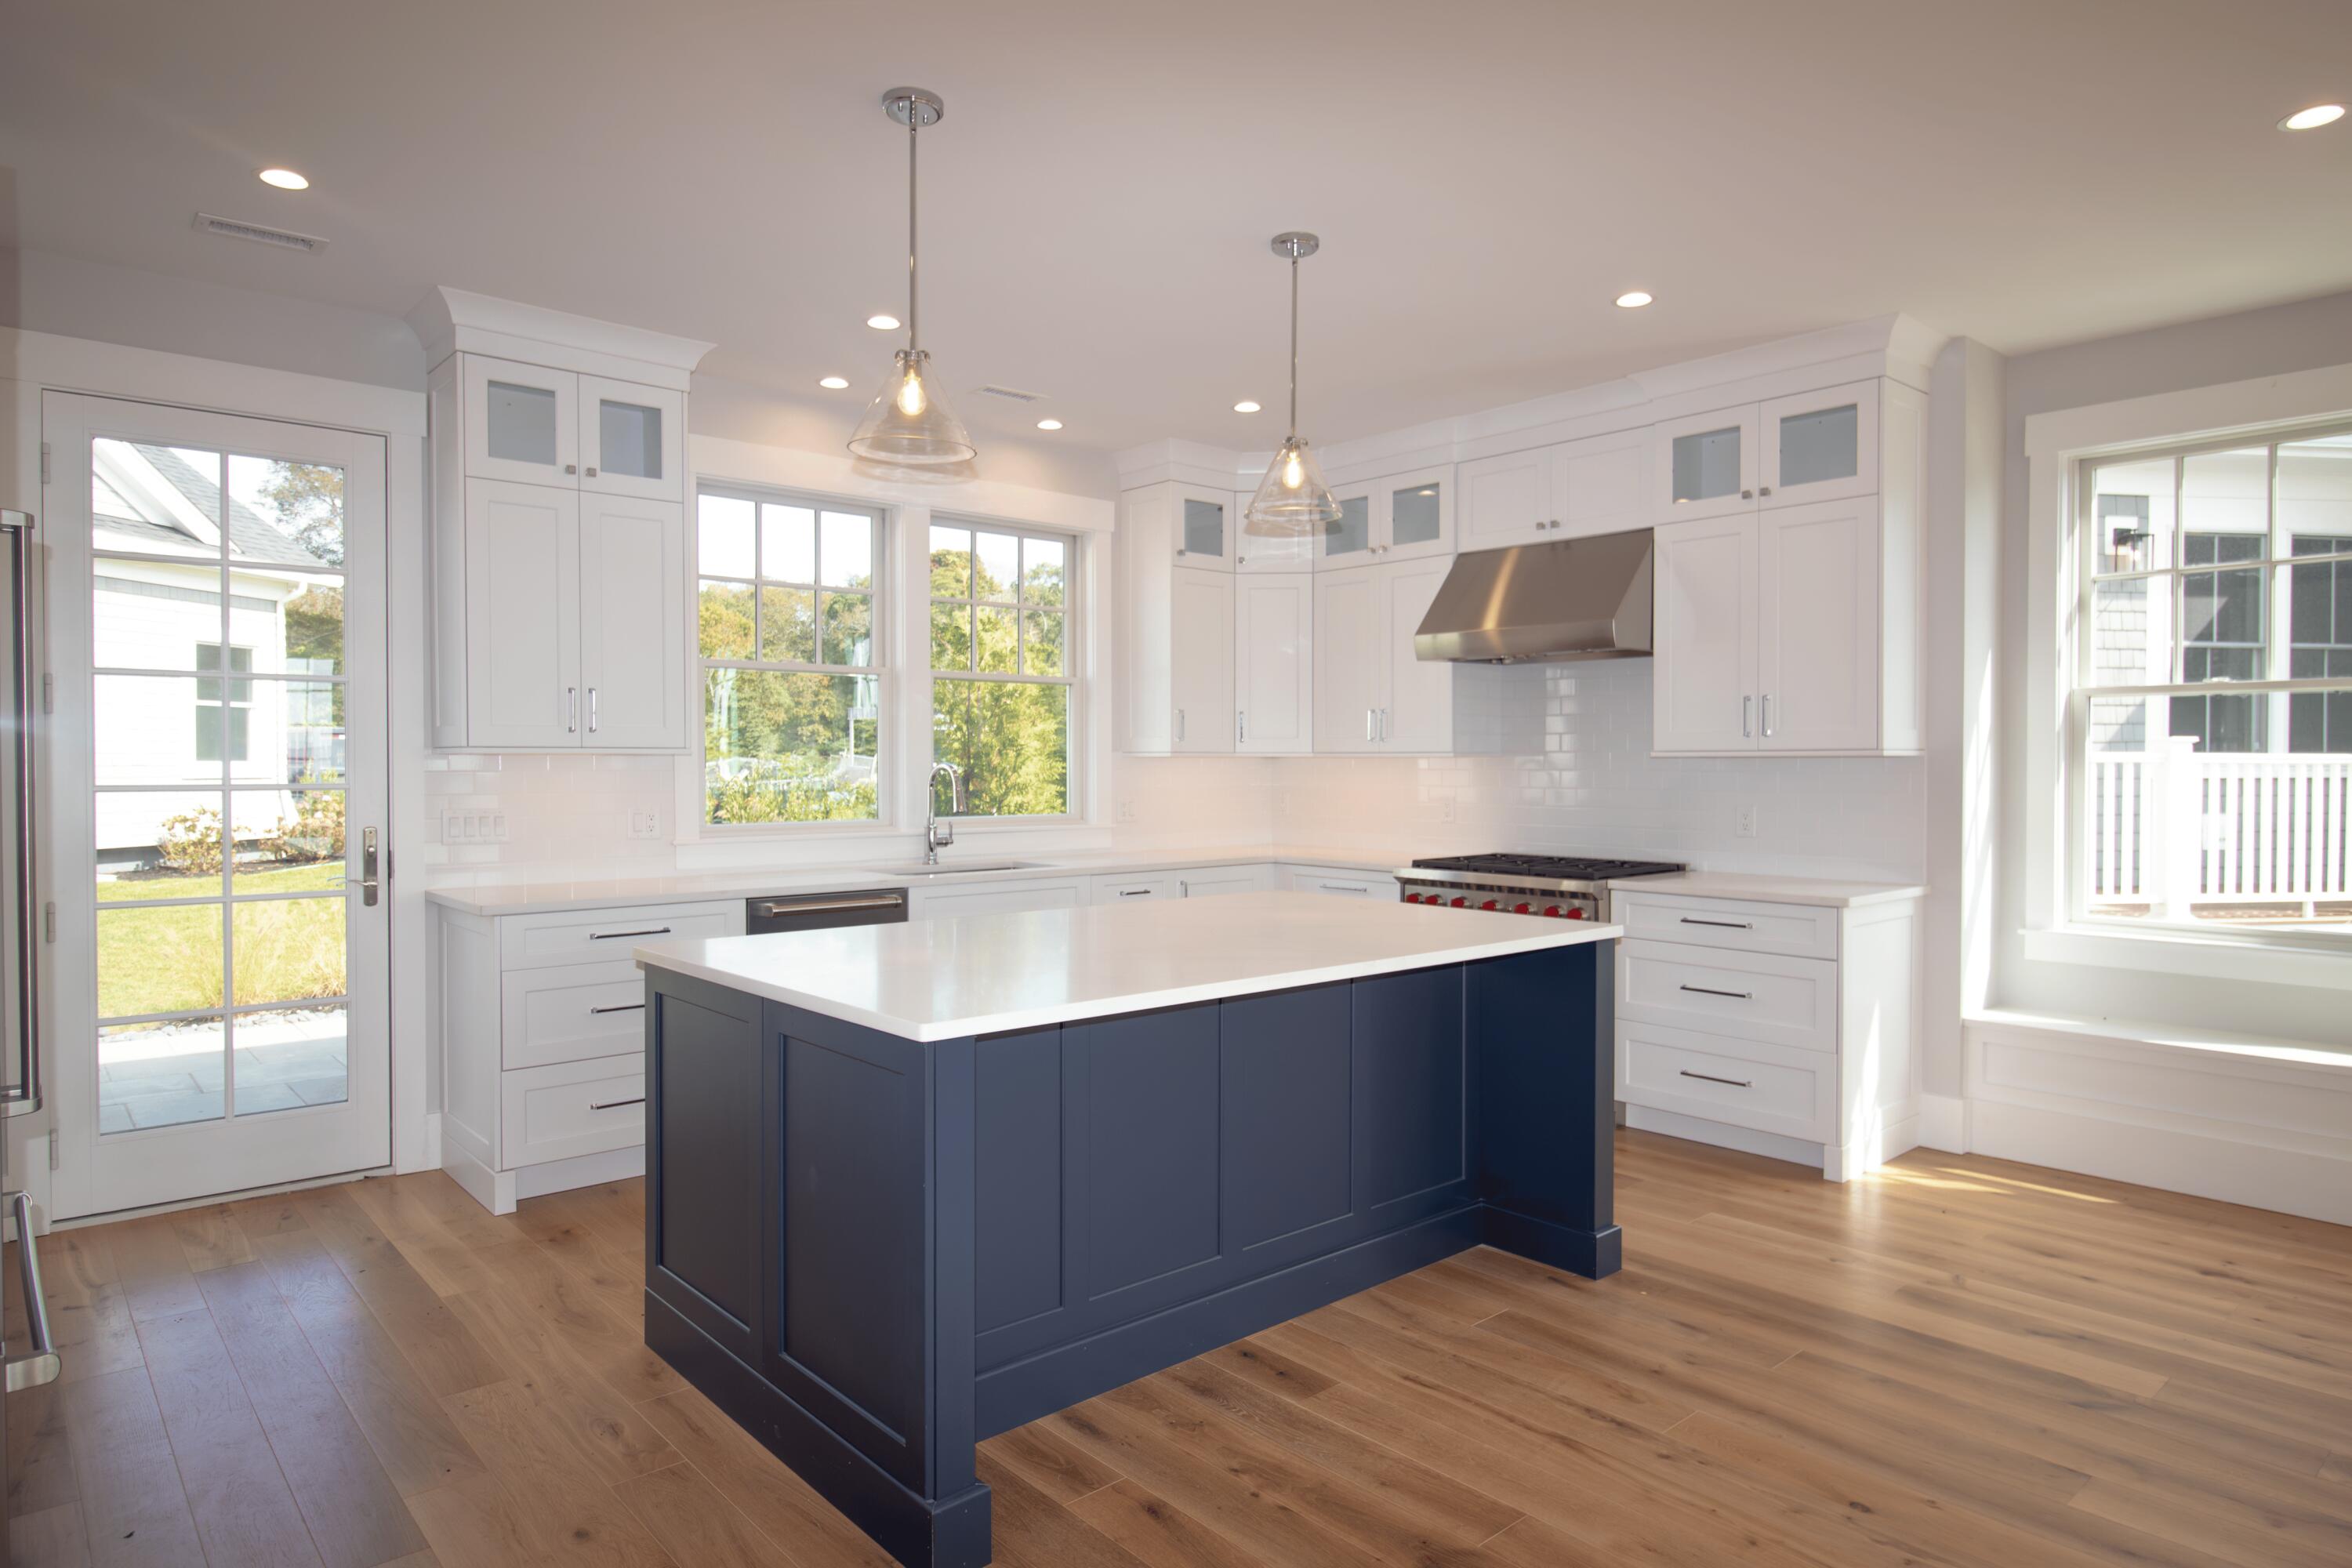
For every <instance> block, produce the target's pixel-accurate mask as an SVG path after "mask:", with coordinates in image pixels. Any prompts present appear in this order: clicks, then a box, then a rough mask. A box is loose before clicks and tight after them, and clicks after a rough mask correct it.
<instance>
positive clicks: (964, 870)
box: [858, 860, 1045, 877]
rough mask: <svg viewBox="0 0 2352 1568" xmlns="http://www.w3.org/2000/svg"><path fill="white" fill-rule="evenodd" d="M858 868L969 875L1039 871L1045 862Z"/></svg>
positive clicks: (882, 873) (882, 872) (909, 873)
mask: <svg viewBox="0 0 2352 1568" xmlns="http://www.w3.org/2000/svg"><path fill="white" fill-rule="evenodd" d="M858 869H859V870H861V871H872V872H875V873H877V875H879V876H884V877H969V876H971V875H973V874H975V873H977V872H981V871H1038V870H1044V869H1045V862H1044V861H1042V860H991V861H989V862H987V863H986V864H984V865H972V866H964V865H948V866H926V865H923V864H922V863H920V862H919V861H918V862H915V863H912V864H909V865H904V866H861V867H859V868H858Z"/></svg>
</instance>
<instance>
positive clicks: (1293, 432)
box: [1288, 244, 1298, 446]
mask: <svg viewBox="0 0 2352 1568" xmlns="http://www.w3.org/2000/svg"><path fill="white" fill-rule="evenodd" d="M1297 442H1298V247H1297V245H1295V244H1294V245H1292V246H1291V247H1290V441H1289V443H1288V444H1289V445H1292V446H1296V445H1297Z"/></svg>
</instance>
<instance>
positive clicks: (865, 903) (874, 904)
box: [751, 893, 907, 921]
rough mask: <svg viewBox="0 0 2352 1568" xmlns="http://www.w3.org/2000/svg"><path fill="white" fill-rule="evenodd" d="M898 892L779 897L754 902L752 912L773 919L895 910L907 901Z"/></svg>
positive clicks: (765, 918) (762, 918)
mask: <svg viewBox="0 0 2352 1568" xmlns="http://www.w3.org/2000/svg"><path fill="white" fill-rule="evenodd" d="M906 901H907V900H906V898H905V896H904V895H902V894H898V893H884V894H874V895H869V896H867V897H865V898H859V899H824V898H818V899H808V900H803V901H801V902H798V903H795V902H793V901H792V900H785V899H779V900H775V901H774V902H772V903H761V904H753V905H752V906H751V912H752V913H753V914H755V915H757V916H759V917H760V918H761V920H763V921H765V920H773V919H775V918H776V917H777V916H778V915H835V914H846V913H848V912H849V911H850V910H895V909H897V908H898V906H899V905H901V904H903V903H905V902H906Z"/></svg>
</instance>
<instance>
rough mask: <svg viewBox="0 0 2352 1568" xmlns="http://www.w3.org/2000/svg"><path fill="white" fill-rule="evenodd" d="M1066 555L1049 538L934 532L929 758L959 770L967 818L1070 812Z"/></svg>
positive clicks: (997, 531) (947, 527)
mask: <svg viewBox="0 0 2352 1568" xmlns="http://www.w3.org/2000/svg"><path fill="white" fill-rule="evenodd" d="M1072 553H1073V545H1072V542H1070V541H1069V540H1067V539H1064V538H1060V537H1057V536H1055V535H1052V534H1037V533H1027V532H1023V531H1016V530H1010V529H1002V528H995V527H991V526H987V525H983V524H979V523H965V522H950V521H939V522H935V523H934V524H933V525H932V527H931V536H930V575H931V584H930V589H931V591H930V598H931V606H930V623H931V624H930V646H931V754H932V757H933V759H934V760H935V761H938V762H943V763H952V764H953V765H954V766H955V767H956V768H957V769H959V770H960V771H961V773H962V774H963V777H964V786H965V811H964V815H966V816H1067V815H1068V814H1069V811H1070V728H1071V703H1072V700H1073V688H1074V684H1075V682H1074V678H1073V677H1072V675H1071V673H1070V658H1069V619H1070V613H1071V607H1072V606H1071V603H1070V600H1071V570H1070V567H1071V561H1072ZM941 794H942V797H943V798H942V799H941V801H940V803H939V804H940V805H942V806H944V805H946V804H947V802H946V801H945V799H944V795H945V791H944V790H942V791H941Z"/></svg>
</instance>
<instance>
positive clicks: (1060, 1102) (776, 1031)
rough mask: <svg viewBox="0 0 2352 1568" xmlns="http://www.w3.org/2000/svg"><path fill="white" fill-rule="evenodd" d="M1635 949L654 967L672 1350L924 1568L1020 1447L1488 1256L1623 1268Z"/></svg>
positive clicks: (1336, 931)
mask: <svg viewBox="0 0 2352 1568" xmlns="http://www.w3.org/2000/svg"><path fill="white" fill-rule="evenodd" d="M1615 935H1616V928H1614V927H1599V928H1591V927H1585V928H1576V927H1570V926H1568V925H1567V924H1566V922H1552V921H1537V920H1530V919H1528V918H1525V917H1516V916H1510V915H1502V914H1494V915H1488V914H1482V913H1476V912H1474V911H1427V910H1420V909H1409V908H1407V907H1405V906H1402V905H1393V904H1381V905H1356V904H1349V903H1346V902H1343V901H1341V900H1327V899H1319V898H1316V897H1314V896H1312V895H1307V894H1287V893H1269V894H1250V895H1240V896H1234V897H1227V898H1220V899H1213V900H1192V901H1187V902H1182V903H1177V904H1172V905H1163V906H1160V907H1158V908H1155V909H1150V910H1145V909H1138V908H1135V907H1133V906H1127V907H1112V908H1089V909H1079V910H1040V911H1035V912H1034V913H1028V914H1007V915H982V916H971V917H966V918H962V919H957V920H948V921H931V922H925V923H922V924H916V925H896V926H875V927H865V928H859V929H856V930H849V931H812V932H797V933H790V934H784V935H776V936H766V937H738V938H727V939H721V940H718V941H713V942H692V943H677V944H669V945H666V946H664V947H659V948H647V949H643V950H640V952H639V953H638V955H637V956H638V959H639V962H640V963H641V965H642V966H643V967H644V968H645V970H646V1002H647V1007H646V1050H647V1062H646V1097H647V1099H646V1344H647V1345H649V1346H651V1347H652V1348H653V1349H654V1350H655V1351H656V1352H658V1353H659V1354H660V1355H661V1356H662V1357H663V1359H664V1360H666V1361H667V1362H668V1363H670V1364H671V1365H672V1366H674V1367H676V1368H677V1370H678V1371H679V1372H680V1373H683V1374H684V1375H685V1376H686V1377H687V1378H688V1381H690V1382H691V1383H693V1384H694V1385H695V1386H696V1387H698V1388H699V1389H700V1390H702V1392H703V1393H705V1394H708V1395H709V1397H710V1398H711V1399H712V1400H713V1401H714V1402H715V1403H716V1404H717V1405H719V1407H720V1408H721V1409H723V1410H725V1411H726V1412H727V1413H728V1415H730V1417H731V1418H732V1419H734V1420H735V1421H736V1422H738V1423H740V1425H741V1426H743V1427H745V1428H746V1429H747V1430H748V1431H750V1432H751V1433H752V1434H753V1435H754V1436H757V1437H758V1438H759V1439H760V1440H761V1442H762V1443H764V1444H765V1445H766V1446H767V1447H769V1448H770V1449H771V1450H772V1451H773V1452H774V1453H775V1454H776V1455H777V1456H778V1457H780V1458H782V1459H783V1460H784V1462H785V1463H787V1464H788V1465H790V1466H791V1467H792V1468H793V1470H795V1471H796V1472H798V1473H799V1474H800V1475H801V1476H802V1477H803V1479H806V1480H807V1481H808V1482H809V1484H810V1485H811V1486H813V1487H814V1488H815V1489H817V1490H818V1491H819V1492H821V1493H823V1494H824V1496H825V1497H826V1498H827V1499H828V1500H831V1501H832V1502H833V1503H834V1504H835V1506H837V1507H838V1508H840V1509H841V1510H842V1511H843V1512H844V1513H845V1514H846V1515H848V1517H849V1518H850V1519H852V1520H853V1521H856V1523H857V1525H858V1526H859V1527H860V1528H861V1529H863V1530H864V1531H866V1532H867V1533H868V1534H869V1535H871V1536H872V1537H873V1538H874V1539H875V1541H876V1542H878V1543H879V1544H880V1545H881V1546H882V1547H883V1549H884V1550H886V1551H887V1552H889V1553H890V1554H891V1555H893V1556H894V1557H896V1558H898V1560H899V1561H900V1562H902V1563H908V1564H919V1565H924V1568H967V1565H969V1568H978V1565H980V1564H982V1563H987V1562H988V1561H989V1560H990V1556H991V1552H990V1539H989V1537H990V1518H989V1513H990V1502H989V1489H988V1488H987V1487H985V1486H984V1485H982V1484H981V1483H980V1482H979V1480H978V1479H976V1477H975V1475H974V1471H973V1445H974V1444H975V1443H977V1442H978V1441H979V1440H981V1439H982V1438H984V1437H987V1436H992V1435H993V1434H995V1433H998V1432H1002V1431H1005V1430H1007V1429H1009V1428H1011V1427H1014V1426H1020V1425H1022V1424H1024V1423H1025V1422H1028V1421H1032V1420H1034V1419H1036V1418H1037V1417H1039V1416H1041V1415H1047V1414H1049V1413H1051V1412H1053V1411H1055V1410H1058V1409H1061V1408H1063V1407H1065V1406H1066V1405H1072V1404H1075V1403H1077V1402H1078V1401H1080V1400H1084V1399H1087V1398H1088V1397H1090V1396H1092V1395H1094V1394H1099V1393H1102V1392H1104V1391H1105V1390H1108V1389H1110V1388H1114V1387H1116V1386H1118V1385H1119V1384H1123V1383H1127V1382H1129V1381H1131V1380H1133V1379H1135V1378H1138V1377H1141V1376H1144V1375H1146V1374H1148V1373H1152V1372H1155V1371H1158V1370H1160V1368H1163V1367H1166V1366H1169V1365H1171V1364H1173V1363H1176V1362H1179V1361H1182V1360H1184V1359H1186V1358H1187V1357H1190V1356H1193V1355H1196V1354H1199V1353H1200V1352H1203V1351H1207V1350H1210V1349H1213V1348H1214V1347H1215V1346H1218V1345H1221V1344H1224V1343H1227V1342H1231V1341H1233V1340H1235V1339H1238V1338H1240V1337H1242V1336H1244V1335H1246V1334H1249V1333H1252V1332H1255V1331H1258V1330H1260V1329H1263V1328H1265V1327H1267V1326H1269V1325H1271V1324H1274V1323H1277V1322H1280V1321H1285V1320H1286V1319H1288V1318H1291V1317H1295V1316H1297V1314H1299V1313H1301V1312H1305V1311H1308V1310H1312V1309H1314V1308H1316V1307H1318V1306H1321V1305H1323V1304H1325V1303H1327V1302H1329V1301H1332V1300H1337V1299H1339V1298H1340V1297H1342V1296H1346V1295H1349V1294H1351V1293H1352V1292H1355V1291H1357V1290H1360V1289H1365V1288H1367V1287H1369V1286H1371V1285H1375V1284H1378V1283H1379V1282H1381V1280H1384V1279H1392V1278H1394V1277H1395V1276H1397V1275H1400V1274H1403V1273H1406V1272H1408V1271H1410V1270H1412V1269H1414V1268H1420V1267H1421V1266H1423V1264H1426V1263H1430V1262H1432V1261H1433V1260H1435V1259H1437V1258H1444V1257H1445V1256H1447V1255H1449V1254H1451V1253H1454V1252H1458V1251H1461V1250H1462V1249H1464V1248H1465V1247H1475V1246H1478V1245H1481V1244H1484V1245H1486V1246H1490V1247H1500V1248H1502V1249H1504V1250H1506V1251H1509V1252H1515V1253H1518V1254H1521V1255H1523V1256H1526V1257H1528V1258H1536V1259H1538V1260H1540V1261H1542V1262H1545V1263H1548V1264H1551V1265H1553V1266H1555V1267H1558V1268H1565V1269H1569V1270H1572V1271H1574V1272H1576V1273H1579V1274H1583V1275H1587V1276H1601V1275H1605V1274H1609V1273H1612V1272H1613V1271H1614V1270H1615V1269H1616V1268H1617V1267H1618V1264H1619V1257H1620V1249H1619V1236H1618V1232H1617V1228H1616V1226H1614V1225H1613V1224H1612V1221H1611V1174H1610V1173H1611V1157H1612V1151H1611V1123H1612V1100H1613V1083H1612V1079H1613V1073H1612V1013H1611V978H1612V955H1613V952H1614V948H1615V942H1614V941H1613V938H1614V936H1615Z"/></svg>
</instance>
